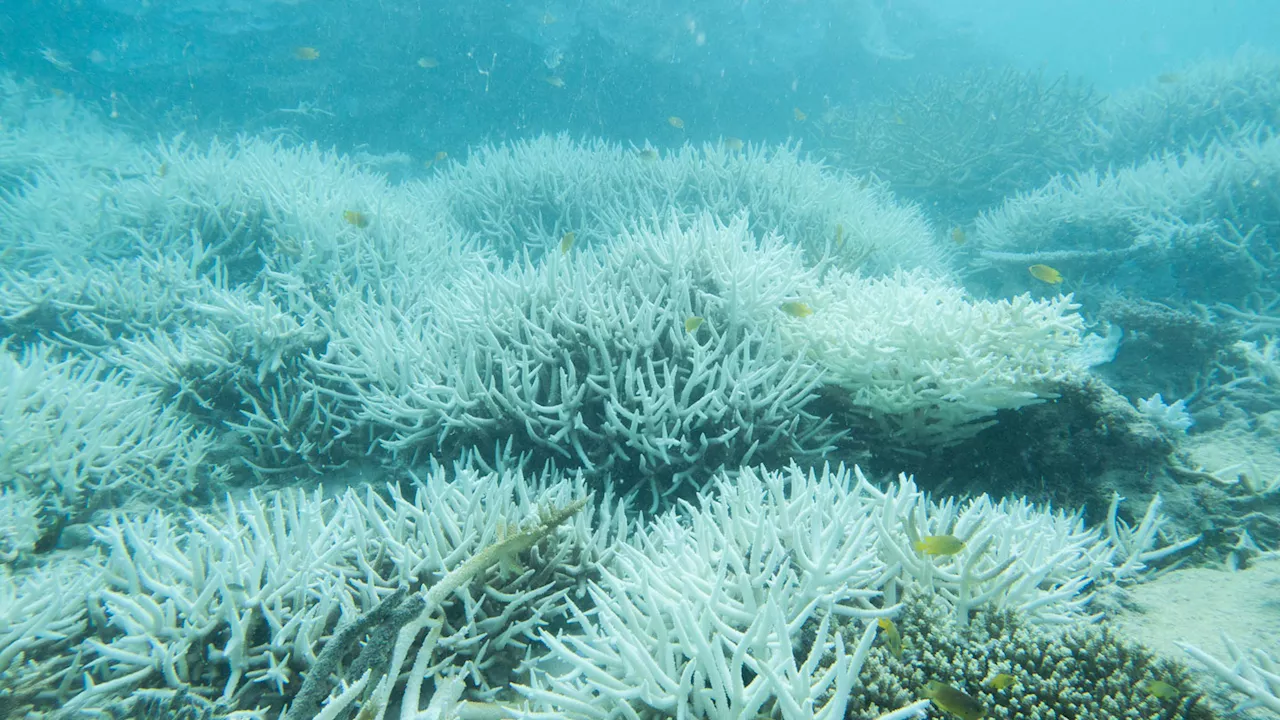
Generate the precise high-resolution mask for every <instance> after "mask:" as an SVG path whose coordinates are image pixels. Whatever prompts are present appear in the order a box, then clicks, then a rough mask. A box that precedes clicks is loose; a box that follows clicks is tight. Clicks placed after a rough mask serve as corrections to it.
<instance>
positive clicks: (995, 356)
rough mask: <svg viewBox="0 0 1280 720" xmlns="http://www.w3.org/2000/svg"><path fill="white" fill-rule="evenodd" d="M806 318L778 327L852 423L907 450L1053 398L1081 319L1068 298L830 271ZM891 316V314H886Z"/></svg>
mask: <svg viewBox="0 0 1280 720" xmlns="http://www.w3.org/2000/svg"><path fill="white" fill-rule="evenodd" d="M810 298H811V299H810V300H809V302H810V303H811V304H812V307H813V315H812V316H810V317H801V318H790V319H788V321H787V322H786V323H785V324H784V325H783V329H784V331H785V333H786V337H787V341H788V342H789V343H790V344H792V345H793V346H795V347H796V348H798V349H800V350H801V351H803V352H805V353H806V354H808V356H809V357H811V358H813V360H814V361H815V362H816V363H817V364H818V365H819V366H821V367H822V368H823V369H824V371H825V372H824V376H823V379H824V381H825V382H826V383H827V385H828V386H835V387H838V388H840V389H841V390H843V391H844V392H847V394H848V398H847V399H844V404H845V406H846V407H847V408H848V409H850V410H851V411H852V414H853V415H854V416H855V417H856V418H857V419H858V420H859V422H858V426H859V427H860V429H864V430H867V431H870V432H872V433H874V435H875V438H876V439H877V440H878V441H880V442H882V443H889V444H892V445H894V446H897V447H909V448H914V449H923V448H932V447H938V446H943V445H949V444H954V443H957V442H960V441H962V440H964V439H966V438H969V437H972V436H973V435H974V434H976V433H978V432H979V431H980V430H982V429H983V428H985V427H988V426H990V425H991V424H993V423H994V422H995V415H996V413H997V412H999V411H1001V410H1008V409H1016V408H1021V407H1025V406H1027V405H1031V404H1033V403H1037V402H1040V401H1042V400H1043V399H1045V398H1047V397H1053V396H1054V391H1055V386H1056V385H1057V384H1059V383H1061V382H1063V381H1065V380H1067V379H1068V378H1070V377H1071V376H1073V375H1074V374H1076V373H1078V370H1079V368H1077V367H1076V364H1075V362H1074V361H1073V360H1072V357H1071V354H1070V353H1071V351H1072V350H1073V348H1075V347H1076V346H1078V345H1079V343H1080V331H1081V327H1082V322H1081V319H1080V317H1079V316H1078V315H1077V314H1076V313H1075V310H1076V307H1077V306H1076V305H1075V304H1074V303H1072V302H1071V298H1070V296H1059V297H1057V298H1054V299H1049V300H1033V299H1032V298H1031V297H1030V296H1029V295H1020V296H1018V297H1014V298H1011V299H1008V300H998V301H992V300H977V299H973V298H971V297H969V296H968V295H967V294H966V293H965V292H964V290H963V289H961V288H960V287H958V286H956V285H954V284H952V283H951V282H948V281H946V280H943V279H941V278H937V277H934V276H931V275H928V274H925V273H921V272H914V273H905V272H899V273H896V274H894V275H892V276H889V277H882V278H863V277H859V276H851V277H850V276H843V275H840V274H834V273H833V274H829V275H828V276H827V277H826V278H824V281H823V284H822V286H821V287H820V288H818V289H816V290H815V291H814V292H813V294H812V295H811V296H810ZM886 319H892V322H886Z"/></svg>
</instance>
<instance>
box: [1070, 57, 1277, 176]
mask: <svg viewBox="0 0 1280 720" xmlns="http://www.w3.org/2000/svg"><path fill="white" fill-rule="evenodd" d="M1278 103H1280V55H1277V54H1276V53H1274V52H1272V51H1269V50H1264V49H1262V48H1259V47H1251V46H1248V45H1246V46H1244V47H1241V48H1240V49H1239V50H1237V51H1236V52H1235V54H1234V55H1232V56H1230V57H1216V58H1215V57H1210V58H1203V59H1197V60H1196V61H1194V62H1192V63H1190V64H1188V65H1186V66H1185V67H1182V68H1178V69H1170V71H1168V72H1164V73H1161V74H1160V75H1159V76H1158V77H1154V78H1152V79H1151V81H1150V82H1148V83H1146V84H1144V85H1142V86H1139V87H1135V88H1132V89H1127V90H1122V91H1119V92H1116V93H1113V94H1112V95H1110V96H1109V97H1108V98H1107V99H1106V100H1105V101H1103V102H1102V103H1101V104H1100V105H1099V107H1098V109H1097V111H1096V112H1095V113H1094V120H1095V122H1094V127H1093V130H1094V135H1095V136H1096V140H1095V142H1096V143H1097V147H1096V148H1095V149H1094V152H1093V155H1094V157H1095V158H1096V159H1097V160H1098V161H1099V162H1101V163H1112V164H1117V165H1123V164H1127V163H1130V162H1135V161H1140V160H1142V159H1144V158H1146V157H1149V156H1150V155H1152V154H1157V153H1161V152H1164V151H1167V150H1172V149H1176V148H1181V147H1183V146H1184V145H1187V144H1195V143H1204V142H1205V141H1206V140H1208V139H1212V138H1220V137H1222V136H1223V135H1224V134H1226V133H1230V132H1231V131H1232V130H1234V129H1235V128H1241V127H1249V126H1252V125H1257V124H1267V123H1274V122H1275V107H1276V105H1277V104H1278Z"/></svg>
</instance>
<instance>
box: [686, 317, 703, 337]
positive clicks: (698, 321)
mask: <svg viewBox="0 0 1280 720" xmlns="http://www.w3.org/2000/svg"><path fill="white" fill-rule="evenodd" d="M702 322H703V319H702V318H700V317H698V316H697V315H690V316H689V317H687V318H685V319H684V331H685V332H690V333H691V332H697V330H698V328H700V327H702Z"/></svg>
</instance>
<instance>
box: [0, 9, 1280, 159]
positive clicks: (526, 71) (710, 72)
mask: <svg viewBox="0 0 1280 720" xmlns="http://www.w3.org/2000/svg"><path fill="white" fill-rule="evenodd" d="M866 1H867V2H871V3H872V4H871V7H872V9H873V10H874V11H875V12H876V13H878V15H879V18H880V20H882V21H883V24H884V28H883V29H884V31H885V34H886V36H887V37H888V38H889V39H890V41H891V42H892V43H893V44H894V45H896V46H897V47H898V48H900V49H902V50H903V51H904V52H905V53H906V54H909V55H911V56H912V57H911V58H910V59H905V60H903V59H889V58H886V57H884V56H883V54H881V53H876V52H874V51H869V50H868V48H867V47H866V42H865V39H866V35H867V25H868V20H867V17H866V14H867V12H866V8H865V7H864V6H863V5H861V4H860V3H859V2H856V1H855V0H745V1H743V0H713V1H706V2H690V1H687V0H632V1H629V2H623V1H622V0H545V1H531V2H527V3H517V2H494V1H492V0H477V1H474V2H448V3H430V2H420V1H417V0H415V1H413V2H405V1H403V0H377V1H374V0H368V1H359V2H338V1H336V0H286V1H273V0H75V1H73V0H5V2H3V3H0V38H3V40H2V41H0V66H2V67H3V68H4V69H5V70H7V71H10V72H13V73H16V74H17V75H18V76H21V77H30V78H33V79H35V80H37V81H38V82H41V83H43V84H46V85H48V86H49V87H51V88H54V89H57V90H61V91H64V92H67V93H70V94H74V95H75V96H76V97H78V98H80V99H81V100H83V101H88V102H91V103H97V104H98V105H100V106H101V107H102V109H103V110H104V113H109V112H111V111H113V110H114V111H115V112H116V113H117V114H118V117H119V119H120V120H121V121H122V122H124V123H126V124H128V125H130V126H132V127H133V128H134V129H136V130H138V131H141V132H142V133H143V134H154V133H157V132H158V133H161V134H165V135H168V134H172V133H174V132H187V133H206V134H213V133H217V134H219V135H229V134H234V133H237V132H247V133H262V132H276V133H282V134H288V135H292V136H295V137H296V138H297V139H303V140H307V141H312V140H314V141H318V142H320V143H321V144H324V145H336V146H337V147H339V148H340V149H344V150H355V149H361V150H366V151H370V152H389V151H400V152H405V153H408V154H410V155H412V156H419V155H426V156H432V155H434V154H435V153H437V152H439V151H441V150H445V151H448V152H451V153H453V154H454V155H455V156H456V155H457V154H458V153H461V152H463V151H464V150H465V148H466V147H467V146H469V145H474V144H476V143H479V142H500V141H503V140H508V139H512V138H518V137H528V136H531V135H536V134H539V133H544V132H559V131H567V132H569V133H571V134H572V135H574V136H576V137H583V136H599V137H605V138H608V139H612V140H618V141H623V142H631V143H637V144H638V143H642V142H644V141H646V140H647V141H649V142H652V143H654V144H655V145H658V146H664V145H679V144H681V143H683V142H684V141H686V140H689V141H694V142H697V141H701V140H709V139H715V138H717V137H721V136H734V137H741V138H744V139H749V140H757V141H769V142H780V141H783V140H786V139H788V138H793V137H803V130H804V128H802V127H799V126H798V125H797V123H796V121H795V117H794V114H793V113H794V109H796V108H799V109H801V110H802V112H806V113H810V114H811V113H815V112H820V111H821V110H822V109H823V108H825V107H831V106H841V107H850V106H856V105H857V104H858V103H865V102H870V101H872V100H873V99H875V98H878V97H887V96H889V95H890V94H891V93H892V92H893V90H894V89H895V88H900V87H902V86H903V85H904V84H906V83H909V82H910V81H911V79H912V78H914V77H918V76H921V75H926V74H937V73H960V72H963V71H965V70H968V69H973V68H978V67H1005V66H1014V67H1017V68H1021V69H1028V70H1044V71H1046V72H1047V73H1055V74H1056V73H1061V72H1070V73H1073V74H1075V75H1076V76H1078V77H1080V78H1082V79H1084V80H1086V81H1088V82H1092V83H1094V84H1095V85H1096V86H1097V87H1099V88H1100V89H1102V90H1115V89H1119V88H1123V87H1127V86H1130V85H1133V84H1136V83H1139V82H1141V81H1143V80H1147V79H1149V78H1151V77H1152V76H1153V75H1155V74H1157V73H1160V72H1166V71H1172V70H1174V69H1176V68H1178V67H1180V66H1183V65H1185V64H1186V63H1188V62H1190V61H1193V60H1196V59H1201V58H1204V57H1209V56H1224V55H1229V54H1230V53H1232V52H1234V51H1235V50H1236V49H1237V48H1238V47H1240V46H1241V45H1244V44H1253V45H1257V46H1260V47H1274V45H1275V43H1276V39H1277V38H1280V13H1278V12H1275V7H1274V4H1273V3H1271V2H1268V0H1178V1H1168V0H1143V1H1137V0H1134V1H1126V2H1114V1H1109V0H1073V1H1069V2H1048V1H1035V2H1031V1H1021V2H1013V1H1010V0H866ZM299 47H307V48H314V49H315V50H316V51H317V52H318V53H319V54H320V57H319V58H317V59H316V60H314V61H305V60H299V59H297V58H296V57H295V49H296V48H299ZM423 58H429V59H431V62H437V63H438V66H437V67H433V68H424V67H421V66H420V65H419V64H418V61H419V60H420V59H423ZM427 64H430V62H428V63H427ZM553 78H554V79H553ZM549 79H551V82H548V80H549ZM552 82H554V83H556V84H559V83H561V82H562V83H563V87H556V86H554V85H553V84H552ZM672 115H675V116H678V117H680V118H682V119H683V120H684V123H685V127H684V129H683V130H678V129H675V128H673V127H671V126H670V125H669V124H668V123H667V121H666V119H667V118H668V117H669V116H672Z"/></svg>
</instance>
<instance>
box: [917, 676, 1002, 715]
mask: <svg viewBox="0 0 1280 720" xmlns="http://www.w3.org/2000/svg"><path fill="white" fill-rule="evenodd" d="M924 696H925V697H926V698H929V700H931V701H933V704H934V705H937V706H938V707H939V708H941V709H942V710H945V711H946V712H949V713H951V714H952V715H955V716H956V717H958V718H960V720H980V718H982V717H984V716H986V714H987V711H986V709H985V708H983V707H982V703H980V702H978V699H977V698H974V697H970V696H969V695H968V694H967V693H965V692H964V691H963V690H957V689H955V688H953V687H951V686H950V685H947V684H946V683H940V682H938V681H937V680H930V681H929V684H928V685H925V686H924Z"/></svg>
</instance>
